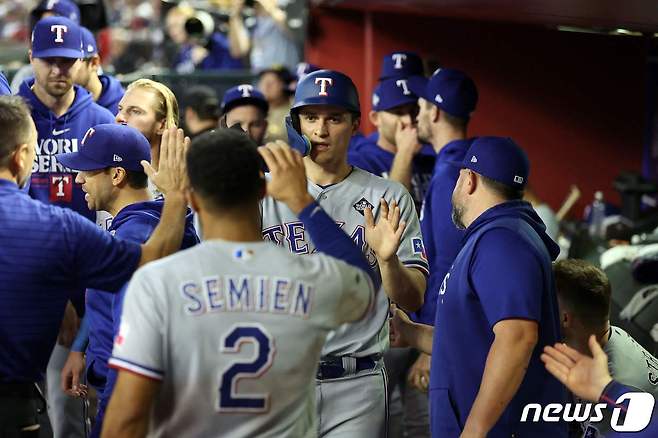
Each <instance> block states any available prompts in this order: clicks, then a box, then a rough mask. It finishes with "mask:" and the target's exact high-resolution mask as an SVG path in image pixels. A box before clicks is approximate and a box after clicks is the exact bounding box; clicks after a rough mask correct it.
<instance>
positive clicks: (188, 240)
mask: <svg viewBox="0 0 658 438" xmlns="http://www.w3.org/2000/svg"><path fill="white" fill-rule="evenodd" d="M163 205H164V202H163V201H161V200H157V201H148V202H138V203H135V204H131V205H128V206H126V207H124V208H123V209H122V210H121V211H120V212H119V213H118V214H117V215H116V216H115V217H114V219H113V220H112V225H111V226H110V228H109V230H108V231H110V233H113V234H114V235H115V236H116V237H119V238H121V239H123V240H128V241H132V242H137V243H144V242H146V241H147V240H148V238H149V237H150V236H151V233H153V230H154V229H155V227H156V226H157V225H158V222H159V221H160V215H161V213H162V206H163ZM192 216H193V215H192V212H191V211H188V214H187V217H186V223H185V234H184V236H183V243H182V245H181V249H185V248H189V247H191V246H193V245H196V244H197V243H198V242H199V238H198V237H197V235H196V232H195V231H194V226H193V223H192ZM126 287H127V284H126V285H124V286H123V287H122V288H121V290H120V291H119V293H117V294H111V293H108V292H105V291H101V290H97V289H87V299H86V318H87V323H88V325H89V345H88V346H87V362H86V365H87V377H88V379H89V383H90V384H92V385H93V386H94V387H95V388H96V389H97V390H98V391H99V392H101V397H103V396H104V394H105V392H104V388H105V387H106V379H107V374H108V367H107V361H108V360H109V358H110V355H111V354H112V346H113V340H114V335H115V333H117V332H118V331H119V319H120V316H121V305H122V303H123V297H124V295H125V292H126ZM108 394H111V388H109V392H108ZM108 398H109V395H108Z"/></svg>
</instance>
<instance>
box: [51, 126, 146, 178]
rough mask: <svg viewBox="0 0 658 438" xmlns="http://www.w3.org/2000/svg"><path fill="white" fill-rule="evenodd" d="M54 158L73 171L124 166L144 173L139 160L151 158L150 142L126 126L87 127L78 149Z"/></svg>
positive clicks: (135, 130)
mask: <svg viewBox="0 0 658 438" xmlns="http://www.w3.org/2000/svg"><path fill="white" fill-rule="evenodd" d="M55 156H56V157H57V161H59V162H60V163H62V164H63V165H64V166H66V167H68V168H69V169H73V170H101V169H106V168H108V167H123V168H124V169H126V170H132V171H135V172H143V171H144V168H143V167H142V165H141V164H140V163H141V161H142V160H145V161H148V162H150V161H151V145H150V144H149V142H148V140H147V139H146V137H144V134H142V133H141V132H139V131H138V130H137V129H135V128H133V127H130V126H128V125H121V124H118V123H107V124H103V125H96V126H94V127H93V128H89V130H88V131H87V133H86V134H85V136H84V138H83V139H82V142H81V144H80V149H78V151H77V152H69V153H66V154H57V155H55Z"/></svg>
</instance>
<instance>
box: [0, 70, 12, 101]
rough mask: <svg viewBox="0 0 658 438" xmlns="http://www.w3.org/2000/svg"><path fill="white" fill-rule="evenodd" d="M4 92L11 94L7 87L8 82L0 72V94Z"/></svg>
mask: <svg viewBox="0 0 658 438" xmlns="http://www.w3.org/2000/svg"><path fill="white" fill-rule="evenodd" d="M5 94H11V88H9V82H7V78H6V77H5V75H4V74H3V73H2V72H0V96H3V95H5Z"/></svg>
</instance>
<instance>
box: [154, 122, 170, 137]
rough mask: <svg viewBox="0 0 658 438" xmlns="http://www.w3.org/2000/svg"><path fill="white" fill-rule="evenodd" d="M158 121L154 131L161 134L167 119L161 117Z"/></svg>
mask: <svg viewBox="0 0 658 438" xmlns="http://www.w3.org/2000/svg"><path fill="white" fill-rule="evenodd" d="M157 123H158V126H157V128H155V133H156V134H158V135H162V134H163V133H164V131H165V129H166V128H165V125H166V124H167V119H162V120H160V121H159V122H157Z"/></svg>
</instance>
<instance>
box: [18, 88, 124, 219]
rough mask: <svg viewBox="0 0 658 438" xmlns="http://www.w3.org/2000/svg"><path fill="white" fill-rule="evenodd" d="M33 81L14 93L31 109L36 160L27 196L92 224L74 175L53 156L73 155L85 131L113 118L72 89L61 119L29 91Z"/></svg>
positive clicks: (92, 216) (87, 95) (87, 96)
mask: <svg viewBox="0 0 658 438" xmlns="http://www.w3.org/2000/svg"><path fill="white" fill-rule="evenodd" d="M33 85H34V78H31V79H28V80H26V81H25V82H23V84H22V85H21V87H20V90H19V92H18V95H19V96H22V97H23V98H24V99H25V100H26V101H27V103H28V104H29V105H30V107H31V108H32V119H33V120H34V123H35V125H36V127H37V132H38V138H37V157H36V161H35V163H34V166H33V167H32V178H31V180H30V188H29V192H30V196H32V197H33V198H34V199H38V200H40V201H42V202H45V203H47V204H55V205H59V206H62V207H67V208H70V209H72V210H74V211H76V212H78V213H79V214H81V215H83V216H85V217H87V218H88V219H90V220H92V221H95V220H96V212H95V211H91V210H89V209H88V208H87V202H86V201H85V193H84V192H83V191H82V187H81V186H80V184H77V183H75V174H74V172H73V171H71V170H70V169H68V168H66V167H64V166H62V165H61V164H60V163H58V162H57V160H56V159H55V154H58V153H63V152H76V151H77V150H78V147H79V146H80V143H81V142H82V139H83V138H84V136H85V133H86V132H87V130H88V129H89V128H91V127H93V126H96V125H100V124H101V123H114V116H113V115H112V114H111V113H110V112H109V111H108V110H106V109H105V108H103V107H101V106H100V105H97V104H96V103H94V101H93V99H92V96H91V93H89V92H88V91H87V90H85V89H84V88H82V87H80V86H78V85H74V90H75V99H74V100H73V104H71V107H70V108H69V109H68V110H67V111H66V113H64V114H63V115H62V116H60V117H57V116H55V114H54V113H53V112H52V111H51V110H50V109H49V108H48V107H46V106H45V105H44V104H43V103H42V102H41V101H40V100H39V99H38V98H37V96H36V95H35V94H34V92H33V91H32V86H33Z"/></svg>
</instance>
